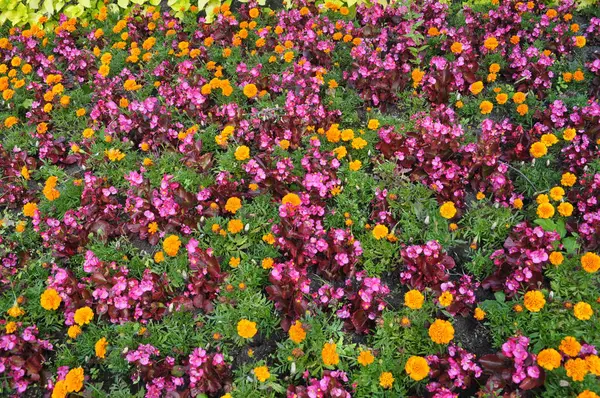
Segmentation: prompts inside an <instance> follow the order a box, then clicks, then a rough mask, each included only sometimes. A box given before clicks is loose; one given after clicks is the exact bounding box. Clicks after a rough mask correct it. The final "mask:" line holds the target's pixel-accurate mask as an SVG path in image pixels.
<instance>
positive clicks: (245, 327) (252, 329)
mask: <svg viewBox="0 0 600 398" xmlns="http://www.w3.org/2000/svg"><path fill="white" fill-rule="evenodd" d="M256 332H258V329H256V322H252V321H249V320H247V319H242V320H241V321H239V322H238V324H237V333H238V335H239V336H240V337H241V338H244V339H251V338H252V337H254V335H255V334H256Z"/></svg>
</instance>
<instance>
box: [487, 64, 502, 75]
mask: <svg viewBox="0 0 600 398" xmlns="http://www.w3.org/2000/svg"><path fill="white" fill-rule="evenodd" d="M489 71H490V73H498V72H500V64H496V63H494V64H491V65H490V68H489Z"/></svg>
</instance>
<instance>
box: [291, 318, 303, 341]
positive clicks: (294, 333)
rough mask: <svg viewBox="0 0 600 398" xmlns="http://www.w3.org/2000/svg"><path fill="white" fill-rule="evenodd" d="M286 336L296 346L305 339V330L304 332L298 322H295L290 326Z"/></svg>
mask: <svg viewBox="0 0 600 398" xmlns="http://www.w3.org/2000/svg"><path fill="white" fill-rule="evenodd" d="M288 334H289V336H290V340H292V341H293V342H294V343H296V344H300V343H302V342H303V341H304V339H305V338H306V330H304V327H303V326H302V323H301V322H300V321H296V322H294V324H293V325H292V326H290V329H289V330H288Z"/></svg>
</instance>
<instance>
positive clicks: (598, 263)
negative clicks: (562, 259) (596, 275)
mask: <svg viewBox="0 0 600 398" xmlns="http://www.w3.org/2000/svg"><path fill="white" fill-rule="evenodd" d="M581 267H582V268H583V269H584V270H585V271H586V272H589V273H593V272H596V271H598V270H599V269H600V256H598V255H597V254H596V253H591V252H588V253H585V254H584V255H583V256H581Z"/></svg>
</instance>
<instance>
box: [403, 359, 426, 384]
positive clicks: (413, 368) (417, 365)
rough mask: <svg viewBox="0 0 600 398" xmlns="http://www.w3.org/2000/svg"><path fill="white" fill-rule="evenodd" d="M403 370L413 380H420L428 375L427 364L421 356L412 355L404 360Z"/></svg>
mask: <svg viewBox="0 0 600 398" xmlns="http://www.w3.org/2000/svg"><path fill="white" fill-rule="evenodd" d="M404 371H405V372H406V373H407V374H408V375H409V376H410V378H411V379H413V380H415V381H420V380H423V379H424V378H426V377H427V376H428V375H429V364H428V363H427V360H426V359H425V358H423V357H418V356H412V357H410V358H408V361H406V365H405V366H404Z"/></svg>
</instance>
